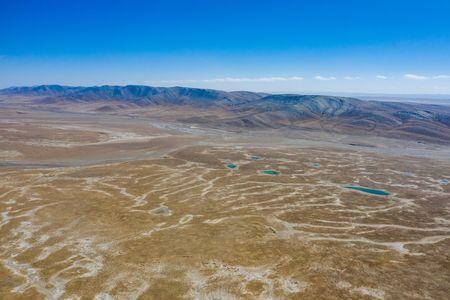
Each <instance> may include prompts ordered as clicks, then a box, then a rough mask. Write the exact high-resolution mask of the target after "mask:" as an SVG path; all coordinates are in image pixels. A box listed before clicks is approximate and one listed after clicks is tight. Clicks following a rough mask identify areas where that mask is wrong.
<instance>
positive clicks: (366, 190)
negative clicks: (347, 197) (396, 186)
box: [344, 185, 391, 196]
mask: <svg viewBox="0 0 450 300" xmlns="http://www.w3.org/2000/svg"><path fill="white" fill-rule="evenodd" d="M344 187H345V188H347V189H351V190H355V191H360V192H364V193H367V194H372V195H378V196H387V195H390V194H391V193H389V192H386V191H384V190H377V189H371V188H366V187H362V186H354V185H346V186H344Z"/></svg>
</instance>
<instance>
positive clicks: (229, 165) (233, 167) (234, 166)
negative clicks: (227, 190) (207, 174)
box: [227, 164, 237, 169]
mask: <svg viewBox="0 0 450 300" xmlns="http://www.w3.org/2000/svg"><path fill="white" fill-rule="evenodd" d="M227 168H229V169H236V168H237V165H235V164H228V165H227Z"/></svg>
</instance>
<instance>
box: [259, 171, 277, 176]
mask: <svg viewBox="0 0 450 300" xmlns="http://www.w3.org/2000/svg"><path fill="white" fill-rule="evenodd" d="M262 173H263V174H267V175H279V174H280V172H278V171H275V170H264V171H262Z"/></svg>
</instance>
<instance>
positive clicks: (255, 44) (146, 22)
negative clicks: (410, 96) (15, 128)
mask: <svg viewBox="0 0 450 300" xmlns="http://www.w3.org/2000/svg"><path fill="white" fill-rule="evenodd" d="M0 8H1V9H0V87H7V86H17V85H35V84H50V83H52V84H53V83H57V84H67V85H101V84H147V85H157V86H173V85H181V86H196V87H206V88H218V89H225V90H257V91H267V92H308V91H318V92H355V93H441V94H442V93H450V1H448V0H445V1H444V0H441V1H439V0H428V1H422V0H420V1H419V0H409V1H404V0H391V1H387V0H386V1H385V0H377V1H356V0H355V1H350V0H348V1H345V0H343V1H337V0H335V1H332V0H329V1H325V0H322V1H321V0H318V1H312V0H311V1H301V0H297V1H283V0H277V1H268V0H267V1H265V0H259V1H245V0H241V1H234V0H227V1H225V0H223V1H215V0H209V1H195V0H191V1H170V0H166V1H157V0H156V1H113V0H110V1H95V0H91V1H83V0H78V1H69V0H59V1H45V0H42V1H32V0H29V1H21V0H15V1H10V0H0Z"/></svg>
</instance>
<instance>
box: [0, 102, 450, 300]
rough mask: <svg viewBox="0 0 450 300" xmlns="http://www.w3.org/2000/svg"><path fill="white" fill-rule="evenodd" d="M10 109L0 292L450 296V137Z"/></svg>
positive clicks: (1, 183) (2, 180)
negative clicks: (431, 140)
mask: <svg viewBox="0 0 450 300" xmlns="http://www.w3.org/2000/svg"><path fill="white" fill-rule="evenodd" d="M172 113H173V112H172ZM178 113H179V114H188V113H189V112H186V111H183V110H180V111H179V112H178ZM0 114H1V119H0V137H1V138H0V166H1V168H0V216H1V219H0V244H1V245H0V298H1V299H241V298H244V299H406V298H407V299H448V295H449V292H450V271H449V270H450V184H449V180H450V152H449V149H448V146H445V145H433V144H426V143H416V142H414V141H400V140H394V139H390V138H382V137H375V136H373V137H369V136H366V137H362V136H346V135H339V134H331V133H324V132H314V131H301V130H295V131H289V130H288V129H279V130H277V129H274V130H259V131H241V132H233V131H230V130H225V129H224V130H220V129H217V128H209V127H206V126H205V127H202V126H197V125H196V126H193V125H188V124H182V123H177V122H174V121H173V120H172V119H167V118H165V116H166V114H164V113H154V114H153V115H152V116H146V117H139V116H118V115H105V114H85V113H74V112H72V113H67V112H66V113H64V112H56V111H53V112H51V111H42V110H37V109H26V108H24V109H20V110H18V109H16V108H10V107H4V108H2V110H1V112H0ZM349 187H366V188H369V189H374V191H375V192H376V191H381V192H382V194H381V195H377V194H371V193H367V192H364V191H358V190H354V189H352V188H349Z"/></svg>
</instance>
